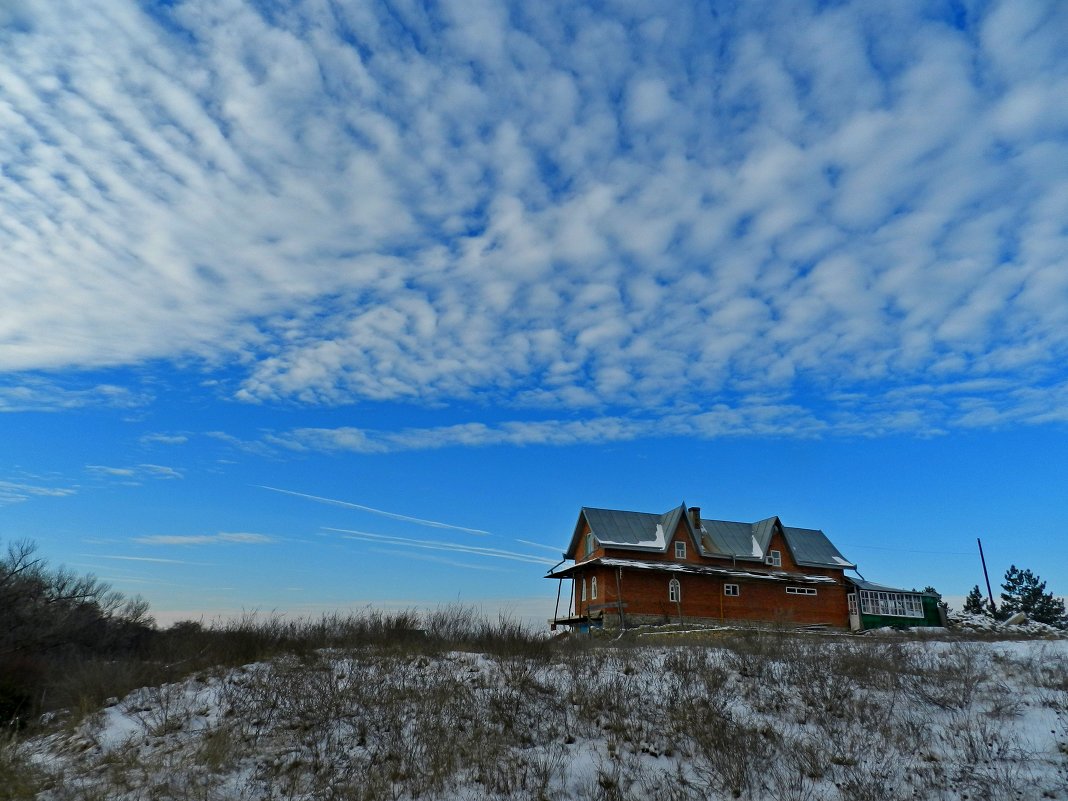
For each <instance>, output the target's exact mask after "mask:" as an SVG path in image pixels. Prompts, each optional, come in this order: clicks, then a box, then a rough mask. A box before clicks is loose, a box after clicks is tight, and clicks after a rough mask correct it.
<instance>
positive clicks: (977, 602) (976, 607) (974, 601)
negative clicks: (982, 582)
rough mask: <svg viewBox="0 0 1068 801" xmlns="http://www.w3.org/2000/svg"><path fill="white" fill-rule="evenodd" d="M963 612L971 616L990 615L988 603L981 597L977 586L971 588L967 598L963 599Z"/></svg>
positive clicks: (981, 594) (981, 593)
mask: <svg viewBox="0 0 1068 801" xmlns="http://www.w3.org/2000/svg"><path fill="white" fill-rule="evenodd" d="M964 611H965V612H967V613H969V614H972V615H987V616H989V615H990V603H989V602H988V601H987V600H986V598H984V597H983V592H982V590H980V589H979V585H978V584H976V585H975V586H974V587H972V589H971V592H969V593H968V597H967V598H965V599H964Z"/></svg>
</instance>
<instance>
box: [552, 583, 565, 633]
mask: <svg viewBox="0 0 1068 801" xmlns="http://www.w3.org/2000/svg"><path fill="white" fill-rule="evenodd" d="M563 588H564V580H563V579H557V580H556V608H555V609H553V628H554V629H555V628H556V621H557V620H558V619H559V618H560V591H561V590H563Z"/></svg>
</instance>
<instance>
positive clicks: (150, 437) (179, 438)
mask: <svg viewBox="0 0 1068 801" xmlns="http://www.w3.org/2000/svg"><path fill="white" fill-rule="evenodd" d="M141 442H142V443H143V444H145V445H184V444H185V443H187V442H189V437H188V436H186V435H185V434H162V433H155V434H143V435H142V436H141Z"/></svg>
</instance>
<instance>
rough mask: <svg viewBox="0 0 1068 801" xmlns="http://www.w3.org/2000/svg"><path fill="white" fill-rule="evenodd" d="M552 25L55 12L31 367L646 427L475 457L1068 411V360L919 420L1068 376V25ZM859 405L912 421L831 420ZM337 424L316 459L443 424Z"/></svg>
mask: <svg viewBox="0 0 1068 801" xmlns="http://www.w3.org/2000/svg"><path fill="white" fill-rule="evenodd" d="M528 5H530V4H528ZM537 5H538V7H537V8H535V7H529V8H528V7H517V8H511V9H507V10H506V9H504V8H502V7H501V6H499V5H497V4H493V3H489V4H484V5H478V6H477V7H475V6H472V5H471V4H469V3H464V4H460V5H458V6H457V5H449V6H447V7H445V8H444V9H443V10H440V11H439V10H438V9H437V8H433V9H415V8H412V9H405V10H394V11H393V12H390V13H387V12H385V11H381V10H377V9H369V8H364V7H351V8H348V7H346V8H341V9H338V10H336V11H331V12H329V13H328V12H327V11H326V10H324V9H322V8H320V7H318V6H314V5H303V6H297V7H293V8H290V9H286V10H285V11H284V12H278V13H272V14H268V13H267V12H261V11H260V10H258V8H257V7H256V6H254V5H253V4H250V3H245V2H240V0H234V2H230V3H226V4H203V3H195V2H186V3H177V4H175V5H173V6H171V5H167V6H160V7H152V8H147V9H146V8H144V7H142V6H139V5H137V4H134V3H132V2H125V1H124V0H119V1H118V2H116V1H113V0H112V1H109V2H96V3H94V2H89V3H88V4H87V3H85V2H80V3H78V4H66V5H65V4H64V3H51V4H41V5H39V6H26V7H25V9H23V10H21V11H19V12H18V14H17V15H18V17H19V23H18V24H17V25H15V26H13V27H11V28H10V29H8V30H6V31H5V32H4V33H3V43H4V47H5V52H6V53H7V54H8V58H6V59H4V62H3V64H0V86H3V89H4V92H3V97H4V101H3V102H2V103H0V125H2V127H3V129H4V131H5V136H4V138H3V141H2V142H0V160H2V161H3V163H4V165H5V170H4V174H3V176H2V177H0V189H2V192H3V195H2V196H3V197H4V200H3V212H4V213H3V215H0V253H3V254H4V256H2V257H0V261H2V264H0V370H4V371H9V372H10V371H23V372H22V374H23V375H25V371H31V370H43V369H53V368H64V367H74V368H93V367H99V366H103V365H119V364H126V365H130V364H139V363H143V362H145V361H146V360H150V359H182V360H183V361H182V363H183V364H188V363H189V362H188V361H186V360H187V359H188V358H189V357H192V358H193V360H194V363H201V364H204V365H206V366H208V367H214V366H220V365H230V364H233V365H240V366H241V369H242V370H243V371H244V372H243V378H242V381H241V386H240V388H239V390H238V392H237V394H238V397H240V398H241V399H243V400H247V401H277V400H295V401H297V402H301V403H345V402H350V401H354V400H363V399H369V400H386V401H389V400H405V401H410V402H414V403H438V402H441V401H443V400H464V399H471V398H476V397H477V398H479V399H480V400H485V399H489V400H491V401H493V402H495V403H499V404H504V405H510V406H512V407H516V408H518V407H522V406H543V407H553V408H557V407H565V408H566V409H568V410H578V409H582V408H588V407H595V408H597V407H599V408H601V409H607V408H612V409H622V410H624V412H625V413H624V414H623V415H622V418H623V419H624V420H625V422H623V423H617V422H613V418H612V417H610V416H608V415H602V416H601V417H598V418H595V419H592V420H590V421H586V422H581V423H559V424H552V425H548V426H545V425H542V424H540V423H537V422H529V421H528V422H525V423H517V424H516V426H518V427H509V426H508V425H505V426H498V427H490V428H489V429H482V428H479V427H478V426H460V427H455V428H451V429H448V430H445V429H441V430H437V431H436V432H435V433H434V434H433V435H432V437H431V438H432V439H434V440H435V441H452V442H456V443H473V444H478V443H480V442H486V441H491V440H492V441H514V442H526V441H531V442H533V441H546V442H551V441H559V440H560V439H570V440H575V439H581V438H582V437H584V436H587V435H588V436H601V437H604V438H607V439H611V438H613V437H625V436H634V435H637V434H635V433H634V432H635V431H637V430H638V429H641V428H642V427H643V426H646V425H652V424H646V423H641V422H640V421H639V422H635V421H633V420H630V419H628V415H629V414H631V413H634V414H637V413H645V412H646V411H647V410H656V411H658V412H659V414H660V415H661V416H666V417H667V418H671V415H672V414H673V409H674V407H676V406H678V405H680V404H690V403H693V404H697V405H698V406H701V407H703V409H704V410H705V412H706V414H707V416H704V417H695V418H694V420H693V421H691V422H692V423H693V424H695V425H697V424H699V425H700V426H701V427H702V430H705V431H709V432H711V431H713V430H731V431H733V430H735V429H736V428H737V427H738V425H740V424H741V425H744V424H752V425H754V426H756V428H754V429H752V430H754V431H780V430H790V429H791V424H790V423H789V422H788V421H786V419H785V410H786V409H790V410H792V411H794V412H796V413H797V417H798V420H799V422H798V423H796V424H793V425H792V428H793V429H794V430H796V431H798V432H800V433H802V434H804V435H809V434H811V433H812V432H815V431H820V430H833V429H835V428H836V427H837V428H842V427H845V428H849V429H851V430H860V429H865V428H866V430H867V431H869V432H877V431H882V430H887V427H889V428H890V429H894V430H896V429H895V428H894V427H895V426H906V427H907V426H908V425H910V424H909V422H908V421H910V420H911V421H913V423H914V424H915V425H919V426H925V425H929V426H932V427H944V426H951V425H980V424H981V425H987V424H991V425H992V424H995V422H996V421H1001V422H1002V423H1006V422H1014V423H1019V422H1025V421H1028V420H1030V421H1033V422H1037V421H1041V420H1049V419H1050V415H1049V413H1048V411H1043V404H1045V406H1046V408H1047V409H1048V408H1050V404H1051V403H1052V401H1054V400H1056V399H1057V398H1058V397H1059V395H1058V392H1057V390H1056V389H1055V387H1056V385H1057V381H1056V380H1053V379H1050V380H1046V381H1044V382H1042V383H1040V385H1039V386H1038V387H1036V388H1035V390H1034V392H1035V393H1036V394H1035V395H1034V396H1031V397H1028V398H1026V399H1025V398H1023V397H1021V396H1019V395H1018V394H1013V393H1007V392H1006V391H1005V390H1004V389H1002V388H1001V387H1002V386H1003V385H1001V384H995V385H991V389H989V390H987V391H986V392H984V393H983V397H982V403H980V404H978V406H977V408H976V409H975V410H970V411H969V412H962V410H960V409H957V410H949V411H947V413H946V414H944V415H941V416H939V417H938V419H937V420H934V421H929V420H928V419H927V417H926V416H925V415H924V414H922V413H917V410H915V409H913V408H911V407H908V406H903V407H898V408H888V403H889V401H886V400H881V399H883V398H885V396H886V395H887V392H888V390H889V391H892V390H893V389H895V388H897V387H901V386H908V385H910V384H913V383H927V382H931V381H939V382H945V383H946V384H949V385H953V384H960V383H962V382H969V381H982V380H986V379H991V380H995V381H1005V382H1007V383H1009V384H1012V383H1015V384H1017V385H1019V384H1025V383H1029V378H1030V376H1031V375H1032V374H1034V373H1035V372H1036V371H1037V372H1039V373H1046V374H1049V373H1053V374H1063V373H1062V372H1059V371H1062V369H1063V368H1062V367H1061V365H1063V363H1064V360H1065V358H1066V357H1068V278H1066V277H1065V276H1066V273H1065V271H1064V269H1063V263H1062V262H1063V254H1064V253H1065V252H1068V233H1066V232H1065V229H1064V226H1063V220H1064V219H1065V215H1066V214H1068V192H1066V191H1065V189H1064V187H1065V186H1066V185H1068V144H1066V142H1068V112H1066V111H1065V104H1064V103H1062V102H1058V98H1059V97H1060V96H1061V95H1063V92H1064V87H1065V86H1068V58H1066V57H1065V55H1064V53H1063V47H1062V46H1061V41H1060V38H1059V37H1058V36H1057V32H1058V31H1063V30H1064V29H1065V28H1066V25H1068V17H1066V14H1068V12H1066V11H1065V9H1064V8H1063V7H1061V6H1060V5H1058V4H1042V3H1030V2H1012V3H1009V2H1002V3H994V4H991V5H990V6H989V7H984V8H982V9H971V10H969V12H968V14H967V15H965V18H964V22H963V24H964V25H965V28H964V29H963V30H961V29H958V28H957V27H954V25H953V24H951V23H952V21H950V20H942V19H935V18H932V17H931V16H930V15H929V14H927V12H926V11H923V10H921V9H918V8H916V7H913V6H906V5H901V4H890V5H886V4H883V5H879V6H873V5H871V4H863V3H860V4H845V5H837V6H836V7H834V8H821V7H820V6H819V4H815V3H801V4H800V5H795V6H791V7H790V8H789V10H786V9H785V8H781V7H778V6H775V5H772V6H752V5H743V6H741V7H739V8H737V9H734V10H719V11H718V13H717V15H712V14H710V13H709V12H708V11H707V10H706V9H704V8H703V7H698V6H697V4H693V5H690V4H681V3H680V4H671V5H670V6H664V7H662V8H657V9H654V10H653V11H650V12H648V13H646V12H641V13H639V12H637V11H634V12H631V11H627V10H625V9H613V10H611V11H605V12H604V13H603V14H598V15H591V14H589V13H588V11H586V10H585V9H584V8H583V7H582V6H581V5H579V4H570V3H559V4H551V3H550V4H545V7H544V8H543V7H541V6H542V4H537ZM10 13H15V12H10ZM72 18H76V19H78V20H79V21H80V22H81V23H82V24H80V25H78V26H71V25H70V24H69V21H70V19H72ZM838 391H845V392H847V394H859V395H861V396H865V397H867V398H869V399H870V400H872V401H874V402H873V403H872V404H870V405H871V406H872V407H878V408H879V411H878V412H877V413H875V414H868V413H865V412H864V411H863V410H862V409H861V406H863V404H858V405H856V406H846V407H834V406H828V405H827V401H826V400H817V401H812V400H805V401H802V400H800V398H808V399H811V398H817V399H823V398H827V397H829V396H830V395H832V394H834V393H836V392H838ZM768 392H770V393H776V394H781V393H785V394H786V396H787V400H786V401H785V402H784V403H782V404H780V405H779V406H780V407H781V408H776V407H775V406H774V405H772V406H769V407H768V408H766V409H764V410H763V411H762V412H760V413H756V412H754V411H753V410H752V409H749V408H747V403H746V401H745V398H746V397H748V396H749V395H750V394H753V393H756V394H760V393H768ZM142 400H143V399H142V398H140V397H139V396H136V395H134V394H128V393H127V394H123V393H122V392H120V393H119V394H115V395H110V396H109V394H108V392H107V391H106V388H103V387H96V388H91V389H82V390H56V389H55V388H54V387H47V386H43V385H34V384H32V383H27V382H23V383H21V384H18V383H17V384H15V385H13V386H10V387H5V388H3V389H0V410H3V409H17V410H22V409H30V408H67V407H70V406H72V405H85V404H87V403H93V402H108V403H112V404H113V405H124V404H126V405H133V404H136V403H139V402H141V401H142ZM724 404H725V405H726V406H727V407H729V408H727V409H723V408H722V407H723V406H724ZM980 408H982V409H987V411H979V409H980ZM990 410H992V411H990ZM732 414H733V419H732ZM1028 415H1030V416H1028ZM983 421H986V422H983ZM667 425H668V427H670V425H671V423H670V422H669V423H668V424H667ZM628 432H629V433H628ZM316 436H318V435H316V434H315V433H314V431H313V430H311V429H307V430H304V431H302V432H299V433H295V434H291V435H285V436H284V437H283V439H284V440H285V442H286V443H287V444H289V445H290V446H303V447H317V448H321V447H333V445H331V444H330V443H337V445H336V447H344V448H347V449H350V450H366V451H373V450H376V449H379V450H381V449H387V450H396V449H403V448H409V447H423V445H420V444H419V443H421V442H425V441H427V435H425V434H424V433H421V432H419V431H408V432H395V433H393V434H388V432H382V433H374V432H372V433H368V432H362V431H360V430H357V429H349V430H347V431H346V432H344V433H342V432H340V431H334V432H333V433H328V434H325V435H323V438H325V439H324V441H317V440H316V439H315V438H316ZM361 437H362V439H361ZM345 438H347V439H345ZM343 439H344V441H342V440H343ZM154 441H156V442H161V443H162V442H163V440H159V439H157V440H154Z"/></svg>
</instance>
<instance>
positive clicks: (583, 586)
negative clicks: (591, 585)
mask: <svg viewBox="0 0 1068 801" xmlns="http://www.w3.org/2000/svg"><path fill="white" fill-rule="evenodd" d="M582 600H583V601H585V600H586V579H583V580H582Z"/></svg>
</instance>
